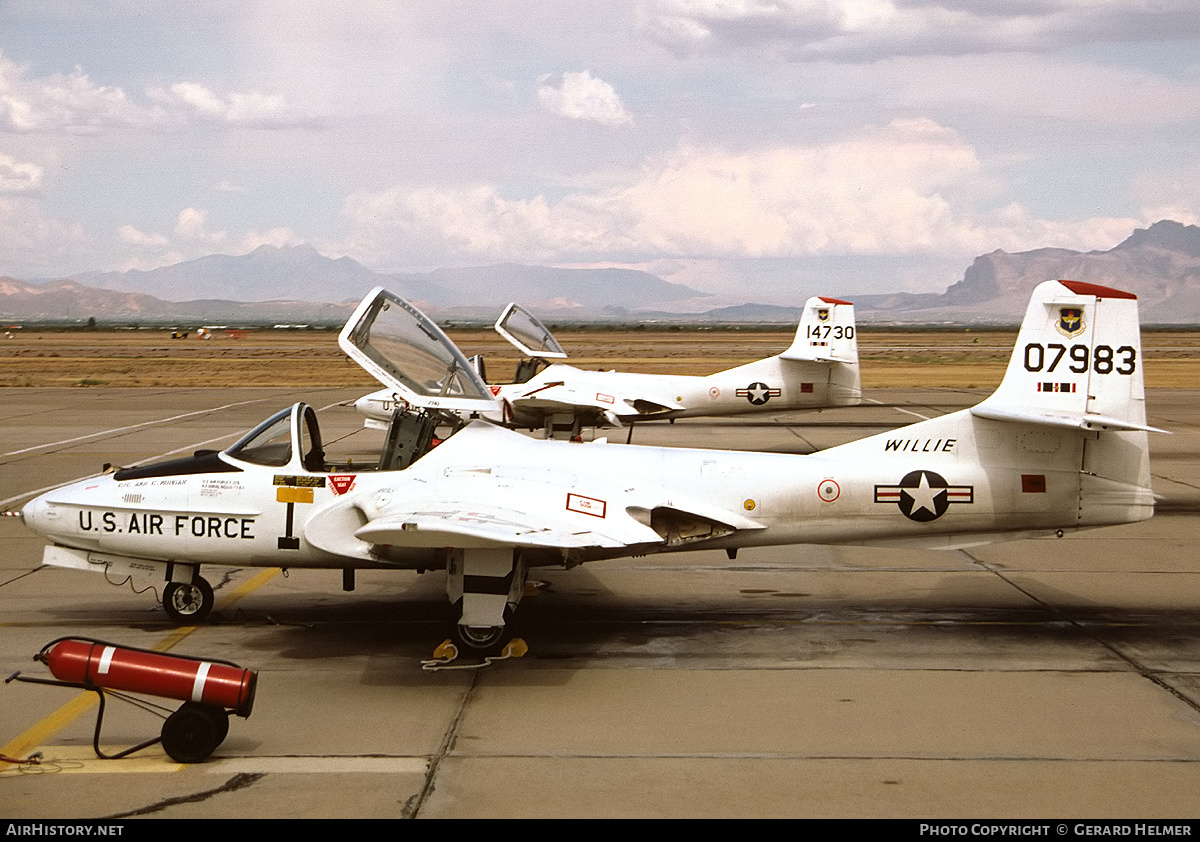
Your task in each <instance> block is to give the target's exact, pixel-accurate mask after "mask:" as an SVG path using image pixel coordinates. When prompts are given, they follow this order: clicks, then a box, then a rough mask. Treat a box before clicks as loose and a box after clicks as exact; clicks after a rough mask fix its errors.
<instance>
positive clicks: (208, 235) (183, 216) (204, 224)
mask: <svg viewBox="0 0 1200 842" xmlns="http://www.w3.org/2000/svg"><path fill="white" fill-rule="evenodd" d="M175 236H176V237H178V238H179V239H181V240H193V241H199V242H202V243H207V244H212V245H216V244H217V243H220V242H223V241H224V240H225V236H226V235H225V232H224V231H210V230H208V211H205V210H201V209H199V208H184V209H183V210H181V211H180V212H179V219H178V221H177V222H176V223H175Z"/></svg>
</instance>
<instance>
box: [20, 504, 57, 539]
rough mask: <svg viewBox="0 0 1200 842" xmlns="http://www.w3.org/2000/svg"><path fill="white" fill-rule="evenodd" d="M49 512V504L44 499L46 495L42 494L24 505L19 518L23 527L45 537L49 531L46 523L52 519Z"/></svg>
mask: <svg viewBox="0 0 1200 842" xmlns="http://www.w3.org/2000/svg"><path fill="white" fill-rule="evenodd" d="M50 511H51V506H50V502H49V501H48V500H47V499H46V495H45V494H42V495H39V496H37V497H34V498H33V499H32V500H30V501H29V502H28V503H26V504H25V506H24V507H23V508H22V509H21V518H22V520H23V521H24V522H25V525H26V526H27V527H29V528H30V529H32V530H33V531H34V532H36V533H37V534H38V535H45V534H46V533H47V530H48V529H49V523H48V521H50V520H52V519H53V516H52V515H51V514H50Z"/></svg>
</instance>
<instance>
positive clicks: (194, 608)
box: [162, 576, 215, 625]
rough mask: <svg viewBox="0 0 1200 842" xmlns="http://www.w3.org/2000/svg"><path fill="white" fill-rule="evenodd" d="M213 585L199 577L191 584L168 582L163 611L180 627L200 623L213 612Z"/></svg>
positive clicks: (164, 594) (164, 593) (164, 592)
mask: <svg viewBox="0 0 1200 842" xmlns="http://www.w3.org/2000/svg"><path fill="white" fill-rule="evenodd" d="M213 602H215V598H214V597H213V589H212V585H210V584H209V583H208V582H206V581H204V579H202V578H200V577H199V576H197V577H196V578H195V579H194V580H192V581H191V582H168V583H167V587H166V588H165V589H164V590H163V601H162V605H163V610H164V611H166V612H167V616H168V617H170V618H171V619H172V620H173V621H174V622H176V623H179V624H180V625H192V624H194V623H199V622H200V621H201V620H203V619H204V618H205V617H207V616H208V613H209V612H210V611H212V607H213Z"/></svg>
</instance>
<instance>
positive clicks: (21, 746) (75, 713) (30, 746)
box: [0, 567, 279, 771]
mask: <svg viewBox="0 0 1200 842" xmlns="http://www.w3.org/2000/svg"><path fill="white" fill-rule="evenodd" d="M278 575H279V570H278V568H274V567H271V568H267V569H266V570H263V571H262V572H260V573H258V574H257V575H256V576H254V577H253V578H251V579H249V580H247V581H246V582H244V583H243V584H241V585H239V586H238V587H237V588H235V589H234V590H233V591H232V592H230V593H229V595H228V596H226V597H225V598H224V599H222V600H221V608H222V609H226V608H229V607H230V606H232V605H233V604H234V603H236V602H238V601H240V600H242V599H243V598H245V597H246V596H248V595H249V594H250V593H252V592H254V591H255V590H257V589H258V588H261V587H262V586H263V585H265V584H266V583H267V582H269V581H271V580H272V579H273V578H275V577H276V576H278ZM201 628H204V626H180V627H179V628H177V629H175V630H174V631H173V632H171V633H170V634H168V635H167V636H166V637H165V638H163V639H162V640H160V641H159V642H158V643H157V644H155V645H154V646H152V647H150V649H151V650H153V651H155V652H169V651H170V650H171V649H173V648H174V647H175V646H177V645H178V644H179V643H180V642H181V641H183V640H184V639H185V638H187V637H188V635H190V634H191V633H192V632H194V631H196V630H198V629H201ZM98 702H99V699H98V698H97V697H96V694H95V693H94V692H92V691H90V690H81V691H80V692H79V695H77V696H76V697H75V698H74V699H72V700H71V701H69V702H67V703H66V704H65V705H63V706H62V707H60V708H59V709H58V710H56V711H54V713H52V714H50V715H49V716H47V717H46V718H45V719H43V720H42V721H41V722H38V723H37V724H36V725H33V726H32V727H30V728H27V729H26V730H25V732H24V733H22V734H19V735H18V736H17V737H16V738H15V739H14V740H12V741H11V742H9V743H7V744H6V745H4V746H0V754H2V755H4V756H5V757H15V758H18V759H23V758H25V757H28V756H29V754H30V753H32V752H33V750H34V749H35V748H37V747H38V746H40V745H43V744H45V742H46V741H47V740H49V739H50V738H51V737H53V736H54V735H55V734H57V733H58V732H59V731H61V730H62V729H63V728H66V727H67V726H68V725H70V724H71V723H72V722H74V721H75V720H76V719H78V718H79V717H80V716H82V715H83V714H85V713H87V712H88V711H89V710H91V709H92V708H94V707H95V706H96V705H97V703H98ZM10 765H11V764H10V763H9V762H8V761H3V760H0V771H3V770H4V769H7V768H8V767H9V766H10Z"/></svg>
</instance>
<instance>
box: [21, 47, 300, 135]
mask: <svg viewBox="0 0 1200 842" xmlns="http://www.w3.org/2000/svg"><path fill="white" fill-rule="evenodd" d="M147 96H148V97H149V99H150V100H151V101H152V102H153V104H151V105H139V104H138V103H136V102H134V101H133V100H132V99H131V98H130V97H129V95H128V94H126V92H125V91H124V90H122V89H121V88H119V87H113V86H109V85H98V84H96V83H95V82H93V81H92V80H91V79H90V78H89V77H88V75H87V74H86V73H84V72H83V70H82V69H81V68H78V67H77V68H75V70H74V71H72V72H71V73H65V74H64V73H52V74H49V75H47V76H41V77H34V76H32V75H31V74H30V72H29V68H28V67H27V66H24V65H19V64H17V63H15V62H13V61H12V60H11V59H9V58H8V57H6V56H5V55H4V54H3V53H2V52H0V131H7V132H17V133H22V134H34V133H40V134H95V133H98V132H101V131H105V130H111V129H116V128H139V129H162V128H178V127H182V126H185V125H187V124H188V123H189V122H214V123H221V124H225V125H230V126H238V127H246V128H264V129H278V128H296V127H310V126H314V125H317V124H318V123H319V121H318V120H317V119H316V118H315V117H313V116H312V115H309V114H305V113H303V112H302V111H300V110H299V109H296V108H294V107H292V106H290V105H289V104H288V103H287V102H285V101H284V99H283V98H282V97H280V96H277V95H273V94H263V93H259V92H254V91H251V92H238V91H232V92H229V93H226V94H224V95H218V94H215V93H213V92H212V91H210V90H209V89H208V88H206V87H204V86H203V85H199V84H196V83H194V82H179V83H176V84H174V85H171V86H170V87H168V88H166V89H162V88H154V89H151V90H149V91H148V92H147Z"/></svg>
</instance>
